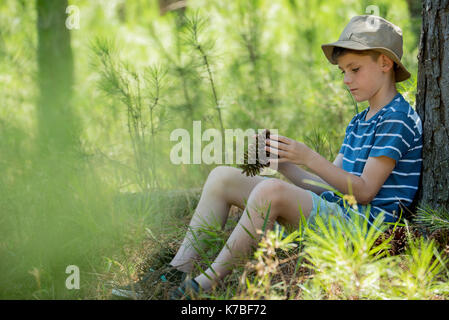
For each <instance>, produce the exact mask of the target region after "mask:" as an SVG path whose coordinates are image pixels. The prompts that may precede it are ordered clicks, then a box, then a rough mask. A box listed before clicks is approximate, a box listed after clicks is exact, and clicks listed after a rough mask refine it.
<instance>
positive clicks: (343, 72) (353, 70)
mask: <svg viewBox="0 0 449 320" xmlns="http://www.w3.org/2000/svg"><path fill="white" fill-rule="evenodd" d="M359 69H360V67H358V68H354V69H352V70H351V71H352V72H354V73H356V72H357V71H359ZM341 73H342V74H345V71H344V70H342V71H341Z"/></svg>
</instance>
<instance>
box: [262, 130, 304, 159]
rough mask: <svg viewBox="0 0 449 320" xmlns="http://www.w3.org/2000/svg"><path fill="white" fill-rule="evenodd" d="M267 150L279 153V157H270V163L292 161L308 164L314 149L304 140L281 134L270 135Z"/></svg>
mask: <svg viewBox="0 0 449 320" xmlns="http://www.w3.org/2000/svg"><path fill="white" fill-rule="evenodd" d="M266 145H267V146H266V147H265V150H267V151H270V152H272V153H273V154H275V155H279V158H278V159H270V163H273V164H274V163H278V164H280V163H284V162H291V163H294V164H298V165H307V163H309V159H310V157H311V155H312V149H310V148H309V147H308V146H306V145H305V144H304V143H302V142H298V141H295V140H293V139H290V138H287V137H284V136H281V135H274V134H271V135H270V139H267V140H266Z"/></svg>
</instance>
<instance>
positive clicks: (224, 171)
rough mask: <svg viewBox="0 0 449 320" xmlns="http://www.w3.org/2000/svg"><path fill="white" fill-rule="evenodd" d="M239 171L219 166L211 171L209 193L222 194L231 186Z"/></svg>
mask: <svg viewBox="0 0 449 320" xmlns="http://www.w3.org/2000/svg"><path fill="white" fill-rule="evenodd" d="M238 171H239V170H238V169H236V168H233V167H229V166H218V167H215V168H213V169H212V170H211V172H210V173H209V176H208V178H207V182H206V183H207V185H208V188H209V191H215V192H222V191H224V190H225V189H226V188H228V187H229V186H230V184H231V183H232V181H233V180H234V179H235V175H236V174H237V173H239V172H238Z"/></svg>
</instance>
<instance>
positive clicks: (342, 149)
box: [338, 114, 358, 154]
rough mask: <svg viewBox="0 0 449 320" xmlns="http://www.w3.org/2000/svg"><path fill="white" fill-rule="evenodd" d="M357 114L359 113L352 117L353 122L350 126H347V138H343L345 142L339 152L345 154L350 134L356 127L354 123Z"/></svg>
mask: <svg viewBox="0 0 449 320" xmlns="http://www.w3.org/2000/svg"><path fill="white" fill-rule="evenodd" d="M357 116H358V114H357V115H355V116H354V117H353V118H352V120H351V122H349V124H348V126H347V127H346V131H345V138H344V139H343V143H342V145H341V148H340V151H338V153H341V154H345V149H346V145H347V144H348V135H349V133H350V132H351V131H352V129H353V128H354V123H355V121H356V119H357Z"/></svg>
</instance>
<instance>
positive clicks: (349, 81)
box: [343, 73, 352, 85]
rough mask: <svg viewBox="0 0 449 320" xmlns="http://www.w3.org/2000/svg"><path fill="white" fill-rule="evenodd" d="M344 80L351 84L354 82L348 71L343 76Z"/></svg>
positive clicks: (345, 82)
mask: <svg viewBox="0 0 449 320" xmlns="http://www.w3.org/2000/svg"><path fill="white" fill-rule="evenodd" d="M343 82H344V84H346V85H349V84H350V83H351V82H352V79H351V77H350V76H349V75H348V74H347V73H345V76H344V77H343Z"/></svg>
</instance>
